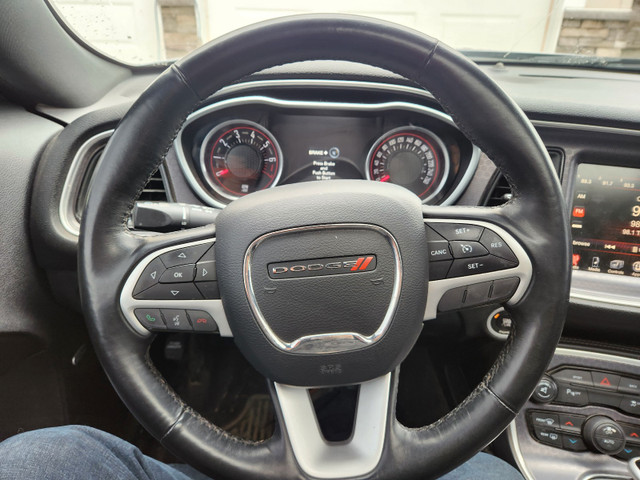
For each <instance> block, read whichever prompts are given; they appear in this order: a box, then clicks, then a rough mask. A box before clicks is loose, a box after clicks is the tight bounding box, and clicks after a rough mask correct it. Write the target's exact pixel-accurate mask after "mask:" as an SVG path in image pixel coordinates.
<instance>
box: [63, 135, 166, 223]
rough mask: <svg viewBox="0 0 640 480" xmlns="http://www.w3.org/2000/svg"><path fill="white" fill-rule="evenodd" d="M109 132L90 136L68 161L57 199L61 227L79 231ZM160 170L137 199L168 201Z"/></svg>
mask: <svg viewBox="0 0 640 480" xmlns="http://www.w3.org/2000/svg"><path fill="white" fill-rule="evenodd" d="M112 133H113V130H109V131H106V132H102V133H99V134H98V135H95V136H94V137H91V138H90V139H89V140H87V141H86V142H85V143H84V144H83V145H82V146H81V147H80V148H79V149H78V152H77V153H76V156H75V158H74V159H73V161H72V163H71V168H70V169H69V174H68V176H67V179H66V181H65V185H64V187H63V190H62V196H61V199H60V219H61V221H62V224H63V226H64V227H65V228H66V229H67V230H68V231H69V232H71V233H73V234H75V235H78V233H79V231H80V220H81V218H82V212H83V211H84V208H85V206H86V205H87V200H88V199H89V192H90V191H91V186H92V183H93V181H94V173H95V170H96V167H97V166H98V163H99V162H100V160H101V158H102V153H103V152H104V148H105V145H106V144H107V141H108V140H109V137H110V136H111V134H112ZM162 173H163V172H162V168H160V169H159V170H157V171H156V172H154V174H153V175H152V176H151V178H150V179H149V182H148V183H147V185H146V186H145V188H144V189H143V190H142V193H141V194H140V198H139V200H143V201H155V202H166V201H169V198H168V195H167V189H166V187H165V182H164V178H163V176H162Z"/></svg>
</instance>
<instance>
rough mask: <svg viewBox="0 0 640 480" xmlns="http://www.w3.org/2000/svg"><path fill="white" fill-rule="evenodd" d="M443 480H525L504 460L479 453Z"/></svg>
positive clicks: (442, 479)
mask: <svg viewBox="0 0 640 480" xmlns="http://www.w3.org/2000/svg"><path fill="white" fill-rule="evenodd" d="M440 478H441V480H523V478H524V477H523V476H522V475H521V474H520V472H518V471H517V470H516V469H515V468H513V467H512V466H511V465H509V464H508V463H507V462H505V461H504V460H501V459H500V458H498V457H494V456H493V455H489V454H487V453H482V452H481V453H478V454H477V455H476V456H475V457H471V458H470V459H469V460H468V461H467V462H466V463H463V464H462V465H460V466H459V467H458V468H456V469H455V470H452V471H451V472H449V473H447V474H446V475H445V476H443V477H440Z"/></svg>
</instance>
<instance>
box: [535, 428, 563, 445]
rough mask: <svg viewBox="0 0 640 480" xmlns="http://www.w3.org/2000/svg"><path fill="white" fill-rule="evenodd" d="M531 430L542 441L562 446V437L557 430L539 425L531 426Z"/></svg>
mask: <svg viewBox="0 0 640 480" xmlns="http://www.w3.org/2000/svg"><path fill="white" fill-rule="evenodd" d="M533 431H534V433H535V435H536V438H537V439H538V440H540V441H541V442H542V443H546V444H547V445H553V446H554V447H560V448H562V437H561V436H560V434H559V433H558V432H556V431H554V430H549V429H546V428H540V427H533Z"/></svg>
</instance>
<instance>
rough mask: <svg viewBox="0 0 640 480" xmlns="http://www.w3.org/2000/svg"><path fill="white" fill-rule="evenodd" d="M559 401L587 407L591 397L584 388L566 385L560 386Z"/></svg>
mask: <svg viewBox="0 0 640 480" xmlns="http://www.w3.org/2000/svg"><path fill="white" fill-rule="evenodd" d="M557 401H558V402H561V403H568V404H569V405H586V404H587V403H589V397H588V394H587V391H586V390H585V389H584V388H580V387H573V386H571V385H566V384H564V385H558V398H557Z"/></svg>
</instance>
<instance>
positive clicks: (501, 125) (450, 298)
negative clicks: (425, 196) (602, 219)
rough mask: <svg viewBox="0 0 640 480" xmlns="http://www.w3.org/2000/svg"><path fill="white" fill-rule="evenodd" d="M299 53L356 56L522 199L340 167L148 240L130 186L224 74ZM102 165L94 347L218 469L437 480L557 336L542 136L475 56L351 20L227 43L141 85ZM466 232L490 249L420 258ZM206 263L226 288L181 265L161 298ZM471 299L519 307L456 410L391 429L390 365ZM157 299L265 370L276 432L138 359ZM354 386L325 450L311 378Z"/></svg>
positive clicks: (565, 277)
mask: <svg viewBox="0 0 640 480" xmlns="http://www.w3.org/2000/svg"><path fill="white" fill-rule="evenodd" d="M303 60H347V61H353V62H358V63H363V64H368V65H372V66H376V67H381V68H384V69H386V70H389V71H391V72H395V73H397V74H400V75H402V76H404V77H405V78H407V79H409V80H411V81H413V82H415V83H417V84H418V85H420V86H422V87H424V88H425V89H427V90H428V91H429V92H431V94H433V96H434V97H435V98H436V99H437V100H438V101H439V102H440V104H441V105H442V107H443V108H444V109H445V110H446V111H447V112H448V113H449V114H450V115H451V117H452V118H453V119H454V121H455V122H456V124H457V125H458V127H459V128H460V129H461V130H462V131H463V133H464V134H465V135H466V136H467V137H468V138H469V139H470V140H471V141H472V142H473V143H474V144H475V145H477V146H478V147H479V148H481V149H482V150H483V151H484V152H485V153H486V154H487V155H489V157H490V158H491V159H492V160H493V161H494V162H495V163H496V165H497V166H498V167H499V168H500V169H501V170H502V172H503V174H504V175H505V177H506V178H507V179H508V181H509V183H510V184H511V185H512V187H513V193H514V195H513V199H512V200H511V201H510V202H509V203H507V204H505V205H504V206H501V207H497V208H480V207H474V208H471V207H430V206H423V205H422V204H421V202H420V201H419V199H418V198H417V197H416V196H414V195H413V194H411V193H410V192H408V191H407V190H405V189H403V188H401V187H399V186H394V185H388V184H383V183H381V182H370V181H364V180H362V181H358V180H344V181H340V180H337V181H330V182H311V183H303V184H295V185H288V186H281V187H276V188H273V189H269V190H265V191H261V192H257V193H254V194H252V195H248V196H246V197H243V198H241V199H239V200H237V201H234V202H233V203H232V204H231V205H229V206H228V207H226V208H225V209H224V210H223V211H222V213H221V214H220V215H219V216H218V218H217V220H216V223H215V225H209V226H206V227H200V228H195V229H191V230H185V231H181V232H176V233H168V234H159V235H154V236H142V235H139V234H136V233H135V232H133V231H131V230H129V229H128V228H127V219H128V216H129V214H130V211H131V209H132V207H133V203H134V200H135V199H136V198H137V195H138V194H139V192H140V191H141V190H142V188H143V187H144V185H145V184H146V182H147V180H148V178H149V177H150V175H151V174H152V172H154V171H155V170H156V169H157V168H158V166H159V165H160V163H161V162H162V160H163V159H164V157H165V154H166V153H167V151H168V150H169V149H170V147H171V144H172V141H173V139H174V138H175V136H176V134H177V133H178V131H179V130H180V128H181V126H182V125H183V123H184V121H185V119H186V117H187V116H188V114H189V113H190V112H192V111H193V110H194V109H195V108H196V107H198V106H199V105H200V104H201V102H203V101H204V100H206V99H207V98H208V97H209V96H211V95H212V94H213V93H214V92H216V91H218V90H219V89H220V88H222V87H224V86H225V85H229V84H230V83H232V82H233V81H236V80H238V79H241V78H243V77H245V76H247V75H249V74H251V73H254V72H256V71H259V70H262V69H264V68H267V67H272V66H276V65H280V64H285V63H290V62H296V61H303ZM96 175H97V178H99V179H100V181H99V182H96V184H95V185H94V186H93V190H92V192H91V196H90V198H89V201H88V205H87V208H86V210H85V212H84V217H83V222H82V231H81V235H80V245H79V249H80V251H79V260H80V279H81V295H82V302H83V308H84V312H85V314H86V318H87V322H88V326H89V331H90V334H91V337H92V341H93V343H94V345H95V348H96V351H97V353H98V356H99V358H100V361H101V363H102V365H103V367H104V369H105V371H106V373H107V375H108V377H109V378H110V380H111V382H112V383H113V385H114V387H115V389H116V390H117V392H118V394H119V395H120V397H121V398H122V400H123V401H124V403H125V404H126V405H127V407H128V408H129V409H130V410H131V412H133V414H134V415H135V416H136V418H137V419H138V420H139V421H140V423H141V424H142V425H143V426H144V427H145V428H146V429H147V430H148V431H149V432H150V433H151V434H152V435H153V436H155V437H156V438H157V439H158V440H160V441H161V442H162V444H163V445H164V446H165V447H167V448H168V449H169V450H171V451H173V452H174V453H175V454H177V455H178V456H179V457H180V458H182V459H183V460H184V461H186V462H188V463H190V464H191V465H193V466H195V467H197V468H198V469H200V470H202V471H203V472H205V473H207V474H209V475H212V476H213V477H214V478H243V479H244V478H261V479H297V478H308V477H314V478H349V477H357V478H379V479H387V478H393V479H399V478H431V477H435V476H438V475H441V474H443V473H445V472H447V471H448V470H450V469H452V468H453V467H455V466H456V465H458V464H460V463H462V462H463V461H465V460H467V459H468V458H470V457H471V456H472V455H474V454H475V453H476V452H478V451H479V450H480V449H482V448H483V447H484V446H486V445H487V444H488V443H489V442H490V441H491V440H493V439H494V438H495V437H496V436H497V435H499V434H500V432H502V431H503V430H504V428H505V427H506V426H507V425H508V423H509V422H510V421H511V420H512V419H513V418H514V416H515V415H516V413H517V412H518V410H519V408H521V406H522V405H523V404H524V402H525V400H526V399H527V398H528V396H529V395H530V394H531V392H532V391H533V389H534V387H535V385H536V382H537V380H538V379H539V377H540V376H541V374H542V372H543V370H544V368H545V367H546V365H547V363H548V362H549V360H550V359H551V357H552V355H553V352H554V349H555V346H556V344H557V342H558V340H559V337H560V334H561V330H562V326H563V322H564V316H565V313H566V308H567V307H566V306H567V299H568V290H569V278H570V276H569V275H570V267H569V233H568V222H567V217H566V215H567V213H566V212H565V207H564V201H563V198H562V193H561V189H560V185H559V182H558V180H557V178H556V175H555V173H554V171H553V167H552V165H551V162H550V160H549V158H548V156H547V153H546V150H545V148H544V145H543V144H542V142H541V140H540V138H539V137H538V135H537V133H536V132H535V130H534V129H533V127H532V126H531V124H530V123H529V121H528V120H527V118H526V117H525V115H524V114H523V112H522V111H521V110H520V109H519V108H518V106H516V105H515V103H514V102H513V101H512V100H511V99H510V98H509V97H508V96H507V95H506V94H505V93H504V92H503V91H502V90H501V89H500V88H499V87H498V86H497V85H496V84H495V83H494V82H493V81H492V80H490V79H489V78H488V77H487V76H486V75H485V74H483V73H482V72H481V71H480V69H479V68H478V67H477V66H476V65H475V64H474V63H472V62H471V61H469V60H468V59H467V58H465V57H464V56H463V55H461V54H460V53H458V52H456V51H455V50H453V49H451V48H449V47H447V46H446V45H444V44H442V43H439V42H438V41H436V40H435V39H433V38H430V37H427V36H424V35H422V34H420V33H418V32H415V31H412V30H409V29H404V28H401V27H399V26H397V25H393V24H390V23H386V22H382V21H376V20H371V19H366V18H362V17H355V16H299V17H290V18H287V19H279V20H274V21H268V22H264V23H261V24H257V25H254V26H250V27H247V28H244V29H242V30H239V31H237V32H235V33H233V34H230V35H227V36H224V37H222V38H220V39H218V40H215V41H213V42H211V43H209V44H207V45H205V46H203V47H202V48H200V49H198V50H196V51H195V52H194V53H192V54H191V55H189V56H187V57H185V58H183V59H182V60H180V61H178V62H176V63H175V64H173V65H172V66H171V67H169V68H168V69H167V70H166V71H165V72H164V73H163V74H161V75H160V76H159V77H158V78H157V80H156V81H155V82H154V83H153V84H152V85H151V86H150V87H149V88H148V89H147V90H146V91H145V92H144V93H143V94H142V96H141V97H140V98H139V100H138V101H137V102H136V103H135V104H134V106H133V107H132V108H131V110H130V111H129V112H128V113H127V114H126V116H125V117H124V119H123V120H122V122H121V123H120V125H119V126H118V128H117V130H116V131H115V133H114V134H113V136H112V138H111V140H110V142H109V144H108V146H107V148H106V150H105V152H104V157H103V160H102V162H101V164H100V166H99V170H98V171H97V173H96ZM469 242H472V243H473V245H478V244H481V245H483V246H484V247H485V248H486V249H487V250H488V255H485V256H483V257H478V258H476V257H474V258H465V257H464V255H462V256H461V258H456V259H453V260H449V261H448V263H447V265H450V267H448V268H449V269H448V274H447V273H446V272H445V275H444V277H445V278H442V272H441V270H442V266H441V264H438V262H435V261H431V262H430V259H429V257H430V252H431V251H432V250H433V249H434V248H433V246H434V245H436V246H443V245H444V248H445V249H447V248H450V249H451V251H453V253H454V254H455V252H456V248H459V247H460V243H466V244H469ZM431 260H436V259H433V258H432V259H431ZM204 261H207V262H215V263H208V265H209V266H215V273H216V274H217V281H218V285H217V286H218V289H219V292H220V295H219V296H218V295H217V290H218V289H216V288H214V287H215V285H214V284H213V283H211V284H209V287H211V288H209V289H208V290H207V289H205V290H207V291H204V292H201V291H200V290H199V289H197V288H196V287H195V285H196V284H194V283H189V280H191V279H192V277H190V278H187V279H186V283H175V284H174V288H173V290H171V291H170V292H169V293H167V291H166V286H163V284H161V283H160V284H157V285H154V281H157V280H154V279H156V278H157V277H158V276H160V275H163V273H162V272H165V273H166V272H174V273H175V272H177V271H178V270H176V268H178V269H179V268H181V267H182V266H184V265H186V269H187V270H189V269H191V270H190V271H191V274H190V275H194V274H196V273H194V272H197V274H198V275H201V274H202V272H201V270H200V268H199V267H196V265H199V264H200V263H201V262H204ZM172 268H173V270H172ZM154 272H155V275H152V274H153V273H154ZM430 272H431V275H432V276H434V277H435V272H439V273H438V275H437V277H438V278H439V279H437V280H435V279H431V280H430ZM169 275H171V273H170V274H169ZM176 278H178V277H176ZM179 281H180V282H185V279H184V278H181V279H179ZM150 285H151V286H150ZM194 288H196V289H195V290H194ZM154 289H160V290H157V291H155V290H154ZM141 291H143V292H154V291H155V293H154V294H151V295H152V297H151V298H150V297H149V295H147V294H145V295H142V294H140V292H141ZM162 292H164V293H162ZM174 292H178V293H174ZM207 292H208V293H207ZM153 295H155V297H153ZM216 297H218V298H216ZM474 299H475V300H474ZM478 299H480V301H482V299H484V300H485V301H486V300H487V299H492V300H495V301H502V302H504V303H506V304H507V308H508V309H509V312H510V314H511V316H512V318H513V322H514V324H513V329H512V333H511V335H510V337H509V339H508V341H507V342H506V343H505V345H504V348H503V350H502V352H501V354H500V355H499V357H498V359H497V360H496V362H495V364H494V365H493V367H492V368H491V370H490V371H489V373H488V374H487V375H486V376H485V377H484V379H483V381H482V382H481V383H480V385H478V386H477V387H476V388H475V389H474V390H473V392H472V393H471V394H470V395H469V396H468V397H467V398H466V399H465V400H464V401H463V402H462V403H461V404H460V405H458V406H457V407H456V408H455V409H454V410H453V411H452V412H450V413H449V414H447V415H446V416H445V417H443V418H441V419H440V420H439V421H437V422H436V423H434V424H432V425H429V426H425V427H423V428H418V429H410V428H406V427H404V426H403V425H401V424H400V423H399V422H398V421H397V420H396V417H395V399H396V392H397V384H398V375H397V370H398V368H399V365H400V363H401V362H402V360H403V359H404V358H405V357H406V355H407V354H408V352H409V351H410V349H411V347H412V346H413V344H414V343H415V342H416V340H417V338H418V335H419V333H420V331H421V328H422V325H423V322H424V321H425V320H427V321H428V320H430V319H432V318H435V316H436V314H437V311H438V309H440V310H442V309H451V308H454V309H455V308H459V307H460V306H463V305H468V304H470V302H473V301H477V300H478ZM160 309H172V310H174V311H181V312H187V315H186V316H183V317H184V318H183V317H181V318H175V319H171V320H170V319H169V318H167V317H166V315H165V320H166V321H167V322H169V321H173V320H175V322H176V323H175V326H179V325H180V322H181V321H183V320H186V321H189V319H191V322H192V324H193V328H194V329H195V330H196V333H197V331H200V330H205V331H206V330H207V329H209V330H210V329H211V328H212V327H214V326H215V328H217V329H218V331H219V332H220V334H221V335H227V336H233V338H234V340H235V343H236V344H237V346H238V348H239V349H240V351H241V352H242V353H243V354H244V355H245V356H246V358H247V359H248V360H249V361H250V362H251V363H252V364H253V366H254V367H255V368H256V369H257V370H258V371H259V372H261V373H262V374H263V375H264V376H265V377H266V378H267V379H268V380H269V384H270V386H271V394H272V399H273V402H274V405H275V409H276V417H277V423H278V428H276V431H275V433H274V435H273V436H272V437H271V438H270V439H268V440H266V441H264V442H260V443H253V442H248V441H244V440H240V439H238V438H236V437H233V436H231V435H229V434H228V433H226V432H225V431H223V430H222V429H220V428H219V427H217V426H215V425H213V424H211V423H210V422H208V421H207V420H205V419H204V418H203V417H201V416H200V415H199V414H198V413H197V412H195V411H194V410H192V409H191V408H189V406H188V405H186V404H185V403H184V402H183V401H182V400H181V399H180V398H179V397H178V396H177V395H176V394H175V392H174V391H172V389H171V388H170V387H169V386H168V385H167V383H166V382H165V381H164V380H163V378H162V377H161V375H160V374H159V372H158V371H157V370H156V369H155V368H154V366H153V365H152V363H151V361H150V359H149V354H148V351H149V347H150V344H151V341H152V339H153V334H152V333H151V332H150V330H151V331H155V330H156V329H161V328H164V324H162V318H158V315H155V316H154V315H153V312H156V311H157V310H160ZM149 312H151V313H149ZM182 325H184V324H182ZM346 384H359V385H360V393H359V397H358V406H357V413H356V419H355V425H354V429H353V435H352V437H351V438H350V440H348V441H347V442H344V443H341V444H339V445H335V444H332V443H330V442H326V441H325V440H324V439H323V437H322V434H321V433H320V431H319V428H318V426H317V424H316V420H315V417H314V413H313V407H312V404H311V401H310V397H309V393H308V389H309V388H310V387H324V386H334V385H346Z"/></svg>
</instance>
